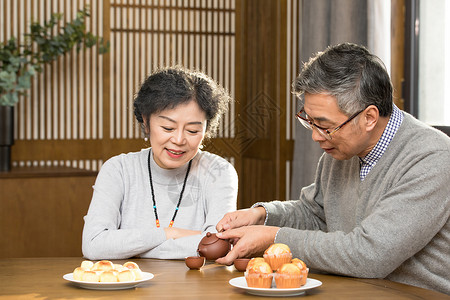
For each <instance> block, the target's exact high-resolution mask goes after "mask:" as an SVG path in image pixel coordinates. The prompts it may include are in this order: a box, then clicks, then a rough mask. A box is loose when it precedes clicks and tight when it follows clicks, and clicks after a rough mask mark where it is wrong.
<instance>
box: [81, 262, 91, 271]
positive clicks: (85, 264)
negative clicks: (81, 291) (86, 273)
mask: <svg viewBox="0 0 450 300" xmlns="http://www.w3.org/2000/svg"><path fill="white" fill-rule="evenodd" d="M93 266H94V263H93V262H92V261H90V260H84V261H83V262H82V263H81V265H80V267H82V268H83V269H85V270H90V269H92V267H93Z"/></svg>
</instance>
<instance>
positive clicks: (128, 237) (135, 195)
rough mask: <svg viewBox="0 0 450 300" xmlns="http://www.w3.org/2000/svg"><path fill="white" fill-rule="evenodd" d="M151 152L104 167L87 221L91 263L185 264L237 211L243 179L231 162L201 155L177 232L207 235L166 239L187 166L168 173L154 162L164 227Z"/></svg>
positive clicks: (85, 241)
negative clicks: (221, 222) (162, 261)
mask: <svg viewBox="0 0 450 300" xmlns="http://www.w3.org/2000/svg"><path fill="white" fill-rule="evenodd" d="M149 151H150V149H143V150H141V151H140V152H134V153H128V154H120V155H118V156H115V157H113V158H111V159H109V160H108V161H106V162H105V164H104V165H103V166H102V168H101V170H100V172H99V174H98V176H97V179H96V181H95V185H94V193H93V197H92V201H91V204H90V206H89V211H88V213H87V215H86V216H85V217H84V221H85V224H84V229H83V247H82V248H83V255H84V256H85V257H86V258H88V259H91V260H99V259H125V258H129V257H133V256H140V257H145V258H165V259H184V258H185V257H186V256H192V255H196V254H197V246H198V243H199V242H200V239H201V238H202V237H203V236H204V235H205V234H206V232H208V231H209V232H216V229H215V226H216V224H217V222H218V221H219V220H220V219H221V218H222V217H223V215H224V214H225V213H227V212H230V211H233V210H235V209H236V198H237V191H238V177H237V173H236V170H235V169H234V167H233V166H232V165H231V164H230V163H229V162H227V161H226V160H225V159H223V158H221V157H219V156H217V155H215V154H211V153H209V152H204V151H199V152H198V153H197V155H196V156H195V157H194V159H193V160H192V166H191V170H190V172H189V177H188V179H187V182H186V188H185V191H184V194H183V198H182V200H181V205H180V208H179V211H178V213H177V216H176V218H175V222H174V225H173V226H174V227H179V228H184V229H191V230H200V231H202V234H199V235H194V236H189V237H184V238H179V239H169V240H167V239H166V235H165V232H164V229H163V228H164V227H168V226H169V223H170V220H171V219H172V216H173V214H174V211H175V207H176V205H177V202H178V199H179V196H180V192H181V188H182V186H183V181H184V178H185V175H186V170H187V164H186V165H184V166H182V167H180V168H178V169H163V168H161V167H159V166H158V165H157V164H156V163H155V161H154V160H153V155H151V157H152V159H151V170H152V178H153V187H154V193H155V198H156V206H157V211H158V217H159V220H160V224H161V227H160V228H157V227H156V223H155V215H154V212H153V203H152V196H151V191H150V181H149V172H148V165H147V159H148V154H149Z"/></svg>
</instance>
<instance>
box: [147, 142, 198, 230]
mask: <svg viewBox="0 0 450 300" xmlns="http://www.w3.org/2000/svg"><path fill="white" fill-rule="evenodd" d="M151 153H152V152H151V151H149V152H148V174H149V176H150V189H151V191H152V200H153V211H154V213H155V219H156V227H158V228H159V227H160V225H159V218H158V211H157V210H156V200H155V191H154V190H153V179H152V169H151V168H150V155H151ZM191 164H192V159H191V160H190V161H189V164H188V167H187V171H186V176H185V177H184V182H183V187H182V188H181V193H180V199H178V203H177V207H176V208H175V212H174V213H173V217H172V220H171V221H170V224H169V227H172V226H173V222H174V221H175V217H176V216H177V213H178V209H179V208H180V204H181V199H182V198H183V193H184V188H185V187H186V181H187V178H188V175H189V171H190V170H191Z"/></svg>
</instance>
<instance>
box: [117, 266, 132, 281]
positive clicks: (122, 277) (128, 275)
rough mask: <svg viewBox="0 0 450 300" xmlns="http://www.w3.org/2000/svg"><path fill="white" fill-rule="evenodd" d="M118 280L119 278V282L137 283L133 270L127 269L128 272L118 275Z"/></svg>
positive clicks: (124, 271)
mask: <svg viewBox="0 0 450 300" xmlns="http://www.w3.org/2000/svg"><path fill="white" fill-rule="evenodd" d="M117 278H118V280H119V282H124V281H135V280H136V275H134V272H133V271H132V270H130V269H126V270H123V271H121V272H119V274H118V275H117Z"/></svg>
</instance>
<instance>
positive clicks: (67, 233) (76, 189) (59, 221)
mask: <svg viewBox="0 0 450 300" xmlns="http://www.w3.org/2000/svg"><path fill="white" fill-rule="evenodd" d="M13 173H14V174H8V177H6V175H3V176H2V175H1V174H0V191H1V193H2V196H1V201H0V231H1V235H2V238H1V239H0V258H4V257H43V256H81V255H82V253H81V234H82V229H83V225H84V221H83V216H84V215H85V214H86V213H87V210H88V207H89V203H90V199H91V196H92V185H93V184H94V181H95V176H96V173H95V172H89V171H84V172H83V171H79V170H70V169H67V168H66V169H64V170H63V171H61V170H59V171H58V170H55V169H48V170H45V169H44V170H43V169H42V168H36V167H35V168H34V170H29V169H27V170H26V171H24V170H21V171H17V172H13Z"/></svg>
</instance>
